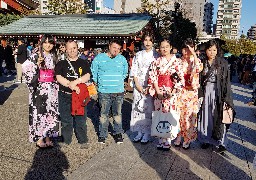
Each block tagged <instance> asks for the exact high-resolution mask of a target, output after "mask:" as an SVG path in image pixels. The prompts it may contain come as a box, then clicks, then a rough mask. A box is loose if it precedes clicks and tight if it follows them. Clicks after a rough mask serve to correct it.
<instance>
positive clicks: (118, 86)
mask: <svg viewBox="0 0 256 180" xmlns="http://www.w3.org/2000/svg"><path fill="white" fill-rule="evenodd" d="M120 49H121V44H120V43H119V42H118V41H112V42H111V43H110V45H109V52H107V53H101V54H99V55H98V56H97V58H95V59H94V60H93V64H92V67H90V63H89V62H88V61H86V60H83V59H81V58H79V53H78V44H77V42H76V41H73V40H69V41H68V42H66V44H65V52H66V53H65V59H62V60H60V59H58V56H57V50H56V42H55V39H54V37H53V36H52V35H43V36H42V37H41V39H40V43H39V48H38V49H36V50H35V51H34V52H33V53H32V54H31V56H30V57H29V58H28V59H27V60H26V61H25V62H24V63H22V71H23V76H24V79H25V82H26V84H27V86H28V89H29V141H30V142H35V143H36V146H38V147H39V148H48V147H53V146H54V142H53V139H54V138H56V137H58V136H60V135H61V136H62V138H63V143H61V146H67V145H69V144H70V143H71V141H72V134H73V129H74V132H75V135H76V138H77V140H78V143H79V144H81V148H82V149H84V148H88V147H89V144H88V137H87V132H86V131H87V128H86V118H87V109H86V106H82V105H81V103H80V104H79V105H78V111H76V110H74V109H73V104H74V103H76V102H80V100H81V98H85V97H84V94H85V92H86V91H87V89H86V86H83V85H84V84H85V83H89V81H90V79H91V75H92V74H93V80H94V82H95V83H97V85H98V96H99V103H100V104H101V118H100V119H101V120H100V122H101V123H100V136H99V139H101V142H102V143H104V139H105V138H106V137H107V130H108V128H107V127H108V113H107V111H109V108H111V107H112V113H113V117H114V119H115V126H114V130H115V132H116V134H115V137H116V141H117V143H122V142H123V139H122V132H123V131H122V123H121V122H122V119H121V118H122V117H121V106H122V102H123V96H124V78H125V77H126V76H127V71H128V65H127V62H126V60H125V58H124V57H123V56H122V55H120V54H119V52H120ZM114 66H115V67H116V68H115V69H113V68H112V67H114ZM111 69H112V70H111ZM113 77H114V78H113ZM113 79H114V80H113ZM76 95H80V96H78V97H77V96H76ZM74 97H76V98H77V99H74ZM82 100H83V99H82Z"/></svg>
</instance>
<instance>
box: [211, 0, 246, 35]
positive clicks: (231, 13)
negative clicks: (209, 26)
mask: <svg viewBox="0 0 256 180" xmlns="http://www.w3.org/2000/svg"><path fill="white" fill-rule="evenodd" d="M241 8H242V0H219V7H218V14H217V22H216V37H218V38H219V37H220V36H221V35H224V36H225V37H226V38H228V39H237V38H238V35H239V29H240V19H241Z"/></svg>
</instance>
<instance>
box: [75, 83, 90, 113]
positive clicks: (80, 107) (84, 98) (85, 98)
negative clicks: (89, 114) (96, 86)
mask: <svg viewBox="0 0 256 180" xmlns="http://www.w3.org/2000/svg"><path fill="white" fill-rule="evenodd" d="M77 86H78V87H79V89H80V93H79V94H77V93H76V92H75V91H73V92H72V106H71V114H72V115H73V116H83V115H84V107H85V106H86V105H87V104H88V103H89V101H90V95H89V91H88V89H87V86H86V84H84V83H81V84H78V85H77Z"/></svg>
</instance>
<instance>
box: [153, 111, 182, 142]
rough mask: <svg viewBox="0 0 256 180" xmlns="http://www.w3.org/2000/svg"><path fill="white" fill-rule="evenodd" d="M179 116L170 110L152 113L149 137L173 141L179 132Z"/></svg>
mask: <svg viewBox="0 0 256 180" xmlns="http://www.w3.org/2000/svg"><path fill="white" fill-rule="evenodd" d="M179 119H180V114H179V113H178V112H177V111H176V110H173V109H172V108H171V111H170V112H167V113H164V112H162V106H161V108H160V111H153V112H152V125H151V136H157V137H161V138H171V140H173V139H175V138H176V137H177V135H178V133H179V131H180V123H179Z"/></svg>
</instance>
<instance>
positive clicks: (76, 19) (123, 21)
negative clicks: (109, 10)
mask: <svg viewBox="0 0 256 180" xmlns="http://www.w3.org/2000/svg"><path fill="white" fill-rule="evenodd" d="M150 19H151V16H149V15H145V14H83V15H57V16H56V15H33V16H26V17H24V18H21V19H20V20H18V21H15V22H13V23H11V24H9V25H6V26H3V27H0V35H8V36H11V35H12V36H18V35H39V34H45V33H50V34H53V35H70V36H99V35H104V36H130V35H136V34H137V33H139V32H140V31H141V30H142V29H143V28H144V27H145V26H146V25H147V24H148V23H149V21H150Z"/></svg>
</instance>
